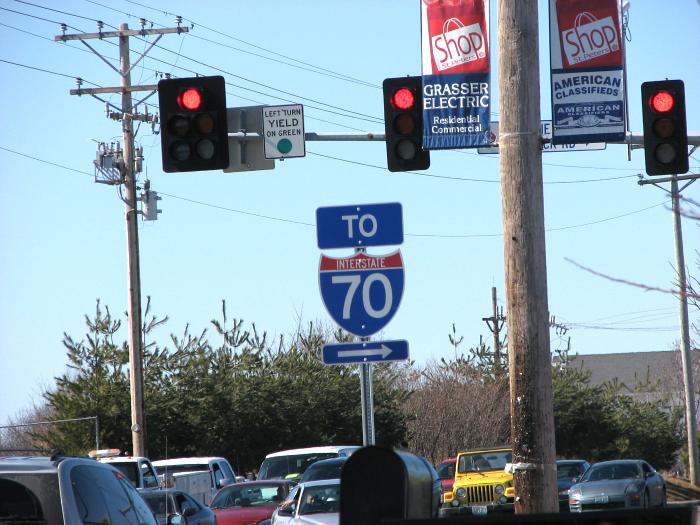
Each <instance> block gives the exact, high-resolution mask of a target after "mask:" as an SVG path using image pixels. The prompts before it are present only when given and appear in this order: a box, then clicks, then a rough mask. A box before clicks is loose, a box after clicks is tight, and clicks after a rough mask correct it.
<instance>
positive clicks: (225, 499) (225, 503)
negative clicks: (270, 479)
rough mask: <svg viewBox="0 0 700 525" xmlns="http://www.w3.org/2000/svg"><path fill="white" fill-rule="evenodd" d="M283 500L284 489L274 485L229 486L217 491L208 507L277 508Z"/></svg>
mask: <svg viewBox="0 0 700 525" xmlns="http://www.w3.org/2000/svg"><path fill="white" fill-rule="evenodd" d="M284 498H285V490H284V487H282V486H281V485H278V484H276V483H270V484H269V485H263V484H259V483H256V484H255V485H247V486H246V485H245V484H239V485H229V486H228V487H226V488H224V489H222V490H220V491H219V493H218V494H217V495H216V497H215V498H214V499H213V500H212V502H211V504H210V505H209V506H210V507H211V508H212V509H221V508H227V507H265V506H269V505H274V506H277V505H279V504H280V503H282V500H283V499H284Z"/></svg>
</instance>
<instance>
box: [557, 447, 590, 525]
mask: <svg viewBox="0 0 700 525" xmlns="http://www.w3.org/2000/svg"><path fill="white" fill-rule="evenodd" d="M590 466H591V465H590V463H588V461H586V460H585V459H560V460H557V491H558V492H559V512H569V489H570V488H571V485H573V484H574V480H578V478H580V477H581V476H582V475H583V473H584V472H586V470H587V469H588V467H590Z"/></svg>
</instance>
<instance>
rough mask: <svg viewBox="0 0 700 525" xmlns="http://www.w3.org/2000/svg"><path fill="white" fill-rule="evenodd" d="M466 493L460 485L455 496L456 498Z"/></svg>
mask: <svg viewBox="0 0 700 525" xmlns="http://www.w3.org/2000/svg"><path fill="white" fill-rule="evenodd" d="M466 495H467V491H466V490H464V489H463V488H462V487H460V488H458V489H457V490H456V492H455V496H457V497H458V498H463V497H465V496H466Z"/></svg>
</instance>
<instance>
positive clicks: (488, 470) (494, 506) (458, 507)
mask: <svg viewBox="0 0 700 525" xmlns="http://www.w3.org/2000/svg"><path fill="white" fill-rule="evenodd" d="M512 457H513V453H512V450H511V449H510V448H509V447H497V448H483V449H479V450H469V451H466V452H460V453H459V454H458V455H457V466H456V469H455V481H454V485H453V487H452V501H451V502H450V506H449V507H446V508H444V509H443V511H442V515H447V516H449V515H455V514H473V515H475V516H484V515H486V514H489V513H491V512H496V511H511V512H512V511H513V501H514V499H515V489H514V488H513V475H512V474H508V473H506V471H505V467H506V463H511V462H512Z"/></svg>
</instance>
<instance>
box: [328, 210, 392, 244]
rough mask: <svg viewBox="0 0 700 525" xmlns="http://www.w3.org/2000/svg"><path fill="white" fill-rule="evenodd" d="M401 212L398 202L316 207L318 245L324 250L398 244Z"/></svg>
mask: <svg viewBox="0 0 700 525" xmlns="http://www.w3.org/2000/svg"><path fill="white" fill-rule="evenodd" d="M401 215H402V211H401V204H400V203H398V202H390V203H384V204H361V205H359V204H358V205H354V206H329V207H325V208H318V209H317V210H316V234H317V238H318V247H319V248H320V249H322V250H324V249H327V248H359V247H363V246H386V245H389V244H401V243H403V223H402V220H401Z"/></svg>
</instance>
